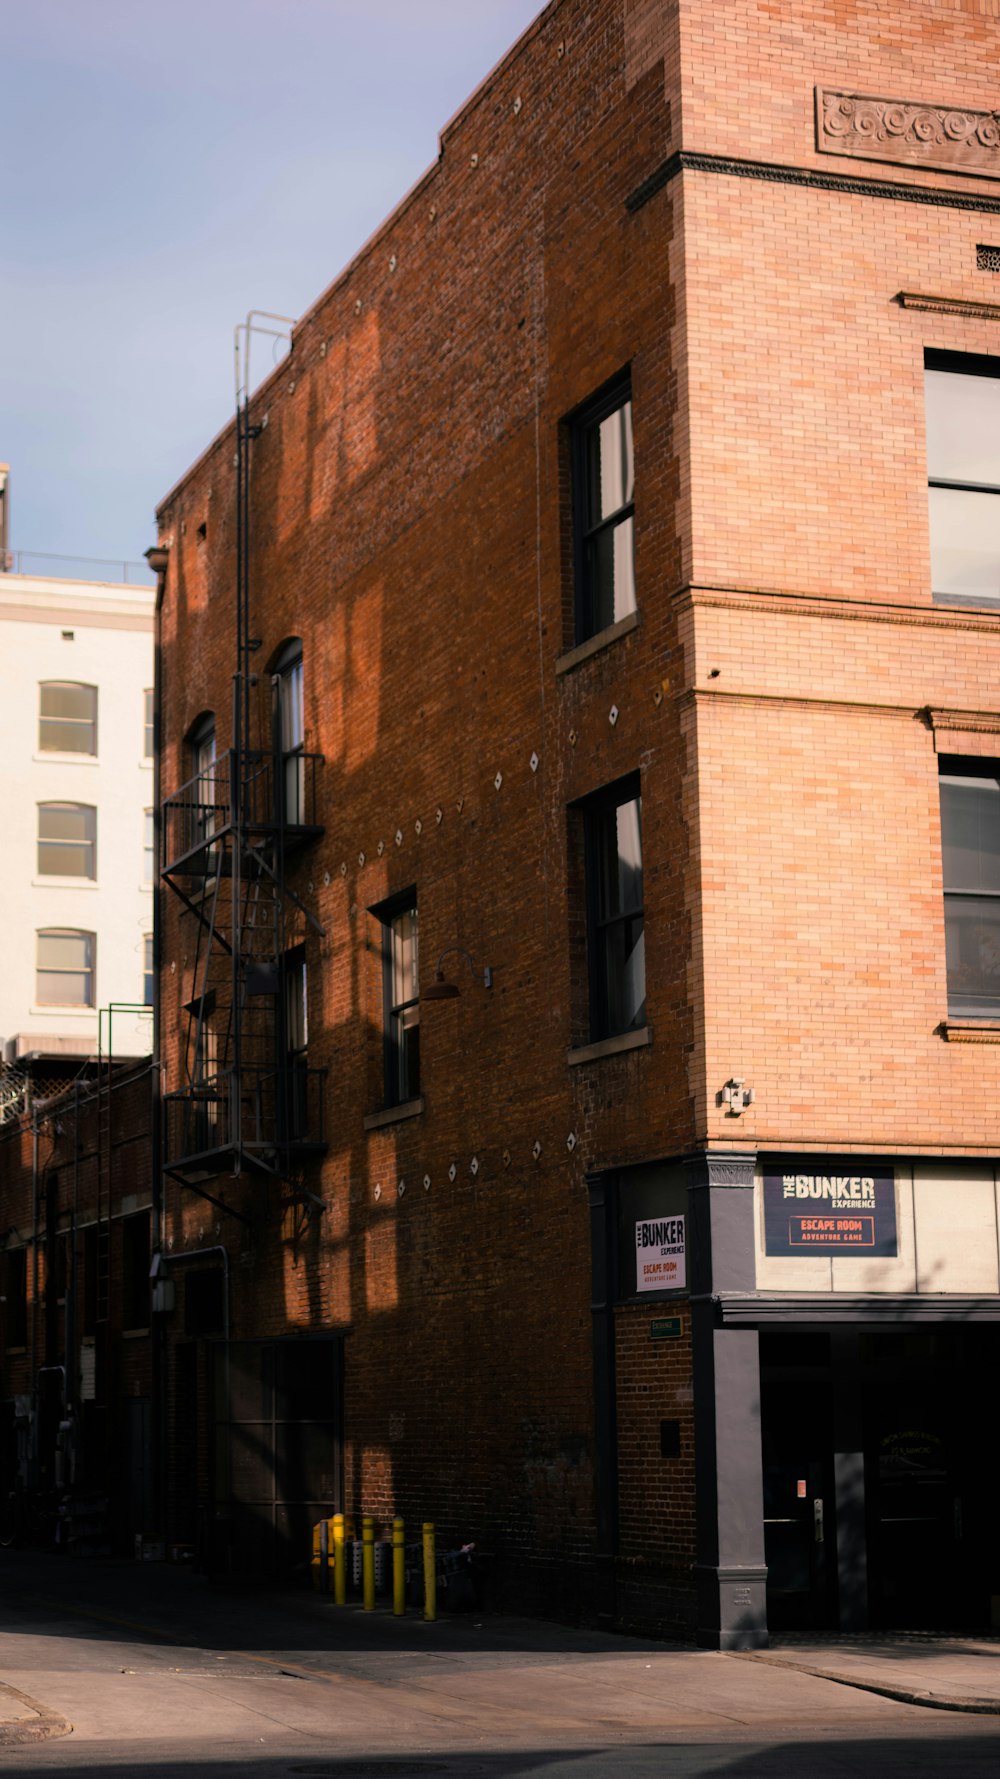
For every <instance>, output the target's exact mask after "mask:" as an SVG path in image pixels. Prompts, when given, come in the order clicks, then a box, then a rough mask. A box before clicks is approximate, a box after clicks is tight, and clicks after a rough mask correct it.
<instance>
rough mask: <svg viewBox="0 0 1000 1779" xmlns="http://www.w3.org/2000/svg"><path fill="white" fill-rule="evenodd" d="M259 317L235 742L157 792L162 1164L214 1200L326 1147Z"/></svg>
mask: <svg viewBox="0 0 1000 1779" xmlns="http://www.w3.org/2000/svg"><path fill="white" fill-rule="evenodd" d="M257 313H258V312H253V314H251V315H250V316H248V317H247V321H246V323H245V324H244V325H243V327H241V328H238V329H237V399H236V672H235V674H234V676H233V716H232V746H231V747H230V748H229V749H228V751H226V752H224V753H222V754H221V755H219V756H218V757H217V758H215V759H214V760H213V761H212V763H211V765H209V766H207V767H206V768H204V769H203V770H202V771H200V772H199V773H197V774H196V775H195V776H194V777H192V778H190V779H189V780H188V781H187V783H186V784H184V785H182V786H181V787H180V789H179V790H177V791H175V792H174V793H173V794H172V795H171V796H169V797H167V798H166V799H165V801H164V803H163V808H162V820H161V828H160V833H161V847H162V856H161V876H162V878H163V881H164V883H165V884H167V886H168V887H169V888H170V890H171V891H172V892H173V894H174V895H175V896H176V897H177V898H178V899H179V901H180V902H181V903H182V904H183V906H184V908H185V909H186V910H187V911H188V913H189V916H190V919H191V926H192V929H193V931H192V940H193V949H194V957H193V960H192V964H193V981H192V984H191V992H190V997H189V999H188V1000H187V1002H186V1007H185V1014H186V1020H185V1029H184V1031H183V1034H182V1056H181V1066H182V1084H181V1086H180V1087H178V1088H177V1089H175V1090H174V1091H173V1092H170V1093H167V1094H166V1095H165V1097H164V1106H165V1157H164V1161H165V1167H166V1171H167V1172H168V1173H170V1174H171V1175H173V1176H174V1177H175V1178H177V1179H180V1180H182V1181H184V1182H186V1183H187V1184H188V1185H189V1186H192V1187H193V1188H194V1189H195V1190H196V1191H198V1192H200V1193H201V1195H202V1196H203V1197H206V1198H209V1199H211V1200H212V1201H213V1202H216V1203H218V1202H220V1201H219V1200H218V1199H216V1198H215V1195H214V1194H213V1193H211V1192H209V1191H208V1190H207V1189H206V1183H207V1182H209V1181H211V1180H213V1179H215V1178H216V1177H217V1176H221V1175H225V1174H231V1175H237V1176H238V1175H242V1174H247V1173H249V1174H256V1175H258V1176H262V1177H264V1178H268V1177H270V1178H272V1179H274V1180H278V1181H285V1182H289V1183H291V1185H292V1186H293V1187H297V1188H301V1186H302V1176H303V1170H304V1168H305V1167H306V1166H307V1164H308V1163H309V1161H310V1160H311V1159H314V1158H316V1157H317V1156H319V1155H321V1154H322V1153H323V1151H324V1150H325V1147H326V1143H325V1139H324V1122H323V1099H324V1082H325V1071H324V1070H321V1069H315V1068H310V1067H308V1065H307V1063H306V1062H305V1060H304V1055H303V1045H302V1042H301V1038H302V1031H301V1027H302V1025H303V1024H304V1018H305V1005H304V977H303V975H302V970H301V965H300V964H296V961H295V960H296V959H297V958H299V957H301V952H300V950H299V948H300V947H301V945H302V944H303V942H304V940H305V936H306V931H307V929H308V928H310V927H311V928H312V929H313V930H314V931H315V932H317V933H319V934H322V928H321V927H320V926H319V925H318V923H317V921H316V920H315V918H314V917H313V915H312V914H310V912H309V911H308V909H306V908H305V907H304V905H303V904H302V902H301V901H300V900H299V898H298V897H297V896H296V895H295V894H294V892H293V891H292V890H291V889H290V888H289V886H288V884H287V882H286V880H285V874H286V866H287V864H288V862H289V861H290V860H291V859H292V858H294V856H295V855H296V854H297V853H299V852H300V851H301V850H302V848H303V847H305V846H307V845H309V844H310V843H312V842H313V841H314V840H316V839H317V838H318V837H319V836H320V835H321V834H322V832H323V830H322V827H321V826H320V824H319V821H318V819H317V798H316V791H317V778H318V773H319V768H320V767H321V765H322V756H321V755H319V754H307V753H305V752H304V751H303V750H302V748H301V747H294V748H292V749H290V750H288V749H286V748H285V746H284V739H283V731H282V708H281V700H282V695H283V682H282V679H281V676H280V675H275V676H274V677H272V679H271V680H270V684H269V685H268V684H266V683H264V684H262V683H261V682H260V680H259V677H258V675H257V674H256V673H255V672H254V667H253V664H254V656H255V654H256V652H257V650H258V649H259V648H260V641H259V639H258V638H257V637H256V636H254V635H253V634H252V631H251V624H250V580H251V576H250V480H251V478H250V468H251V454H252V447H253V443H254V440H255V439H256V438H257V437H258V435H259V433H260V430H261V428H260V426H259V425H256V424H254V423H253V422H252V421H251V417H250V401H249V387H248V385H249V371H248V360H249V340H250V336H251V333H252V332H273V331H274V330H270V329H266V328H263V327H261V326H260V325H259V324H258V322H256V321H255V319H254V316H255V315H256V314H257ZM264 319H266V320H283V319H284V318H283V317H265V318H264ZM241 335H242V337H243V345H244V358H243V365H244V374H243V375H242V376H241V374H240V363H241V360H240V336H241ZM298 996H302V997H303V998H302V1004H301V1005H299V1004H298V1003H297V997H298ZM225 1208H226V1209H230V1210H231V1209H234V1207H233V1206H231V1205H225Z"/></svg>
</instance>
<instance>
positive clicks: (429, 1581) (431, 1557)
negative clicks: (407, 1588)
mask: <svg viewBox="0 0 1000 1779" xmlns="http://www.w3.org/2000/svg"><path fill="white" fill-rule="evenodd" d="M424 1618H425V1619H426V1620H428V1621H429V1622H433V1620H434V1619H436V1618H437V1563H436V1560H435V1553H434V1521H433V1520H425V1521H424Z"/></svg>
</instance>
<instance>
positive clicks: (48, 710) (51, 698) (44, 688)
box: [38, 680, 97, 754]
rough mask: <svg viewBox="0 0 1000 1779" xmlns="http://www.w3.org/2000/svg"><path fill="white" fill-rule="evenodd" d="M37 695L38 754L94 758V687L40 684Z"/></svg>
mask: <svg viewBox="0 0 1000 1779" xmlns="http://www.w3.org/2000/svg"><path fill="white" fill-rule="evenodd" d="M38 691H39V707H38V709H39V714H38V747H39V752H40V753H45V754H47V753H56V754H96V752H97V687H96V686H78V685H72V684H70V683H69V682H68V681H66V680H43V682H42V684H41V685H40V686H39V688H38Z"/></svg>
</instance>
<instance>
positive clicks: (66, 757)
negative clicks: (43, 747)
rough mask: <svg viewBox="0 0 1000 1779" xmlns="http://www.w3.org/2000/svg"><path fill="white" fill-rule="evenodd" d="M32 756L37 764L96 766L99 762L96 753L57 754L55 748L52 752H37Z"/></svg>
mask: <svg viewBox="0 0 1000 1779" xmlns="http://www.w3.org/2000/svg"><path fill="white" fill-rule="evenodd" d="M31 758H32V760H33V761H34V762H35V764H36V765H37V766H96V765H97V764H98V756H97V755H96V754H57V753H56V751H55V749H54V748H53V750H52V752H51V753H49V752H43V753H36V754H32V756H31Z"/></svg>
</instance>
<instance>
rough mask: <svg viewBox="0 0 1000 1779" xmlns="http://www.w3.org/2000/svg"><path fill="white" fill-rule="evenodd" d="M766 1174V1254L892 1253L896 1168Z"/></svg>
mask: <svg viewBox="0 0 1000 1779" xmlns="http://www.w3.org/2000/svg"><path fill="white" fill-rule="evenodd" d="M849 1167H850V1160H849V1159H848V1161H847V1163H846V1165H845V1164H844V1163H841V1166H840V1169H839V1170H838V1171H837V1172H836V1173H832V1172H831V1173H822V1174H765V1175H764V1252H765V1254H857V1255H859V1256H864V1255H873V1256H874V1255H892V1254H895V1253H897V1252H898V1250H897V1246H896V1180H895V1175H894V1174H893V1173H892V1172H891V1170H890V1171H889V1172H884V1171H882V1172H879V1173H874V1174H867V1173H849V1172H848V1171H847V1169H848V1168H849Z"/></svg>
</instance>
